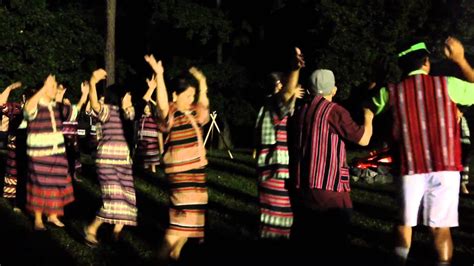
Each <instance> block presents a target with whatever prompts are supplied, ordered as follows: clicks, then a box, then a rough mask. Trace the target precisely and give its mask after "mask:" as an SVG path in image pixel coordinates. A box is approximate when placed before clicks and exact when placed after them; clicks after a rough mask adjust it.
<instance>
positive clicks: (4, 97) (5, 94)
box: [0, 81, 21, 105]
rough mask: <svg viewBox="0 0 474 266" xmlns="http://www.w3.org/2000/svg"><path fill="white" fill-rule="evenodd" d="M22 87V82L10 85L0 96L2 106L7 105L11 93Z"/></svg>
mask: <svg viewBox="0 0 474 266" xmlns="http://www.w3.org/2000/svg"><path fill="white" fill-rule="evenodd" d="M20 87H21V82H19V81H18V82H15V83H12V84H10V85H9V86H8V87H6V89H5V90H4V91H3V92H2V94H0V105H2V104H5V103H6V102H7V101H8V97H10V92H12V91H13V90H15V89H18V88H20Z"/></svg>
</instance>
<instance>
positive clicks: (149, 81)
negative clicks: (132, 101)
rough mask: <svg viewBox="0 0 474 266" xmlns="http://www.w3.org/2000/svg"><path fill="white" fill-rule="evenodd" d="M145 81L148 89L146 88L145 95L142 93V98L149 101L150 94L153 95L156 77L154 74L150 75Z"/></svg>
mask: <svg viewBox="0 0 474 266" xmlns="http://www.w3.org/2000/svg"><path fill="white" fill-rule="evenodd" d="M146 83H147V84H148V89H147V91H146V93H145V95H143V100H145V101H146V102H149V101H150V100H151V96H152V95H153V92H154V91H155V89H156V77H155V75H153V76H152V77H151V79H146Z"/></svg>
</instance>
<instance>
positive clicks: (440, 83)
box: [388, 75, 462, 175]
mask: <svg viewBox="0 0 474 266" xmlns="http://www.w3.org/2000/svg"><path fill="white" fill-rule="evenodd" d="M388 89H389V92H390V105H391V107H392V108H393V116H394V127H393V133H392V135H393V137H394V140H395V143H397V144H399V145H397V147H400V150H399V160H400V161H399V163H400V166H401V174H402V175H413V174H421V173H429V172H438V171H458V170H462V167H461V146H460V135H459V134H460V132H459V131H460V130H459V124H458V123H457V107H456V104H455V103H454V102H453V101H452V100H451V99H450V97H449V94H448V89H447V82H446V78H445V77H434V76H429V75H414V76H410V77H408V78H406V79H405V80H403V81H402V82H401V83H398V84H390V85H389V87H388Z"/></svg>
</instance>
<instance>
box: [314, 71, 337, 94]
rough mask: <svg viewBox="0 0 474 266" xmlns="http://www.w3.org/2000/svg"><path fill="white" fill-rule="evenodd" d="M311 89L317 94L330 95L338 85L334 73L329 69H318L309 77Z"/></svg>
mask: <svg viewBox="0 0 474 266" xmlns="http://www.w3.org/2000/svg"><path fill="white" fill-rule="evenodd" d="M309 82H310V86H311V89H312V90H313V92H314V93H316V95H328V94H329V93H331V91H332V89H334V87H335V86H336V81H335V79H334V74H333V73H332V71H331V70H328V69H317V70H315V71H314V72H313V73H312V74H311V76H310V77H309Z"/></svg>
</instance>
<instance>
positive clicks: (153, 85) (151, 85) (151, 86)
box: [146, 61, 161, 89]
mask: <svg viewBox="0 0 474 266" xmlns="http://www.w3.org/2000/svg"><path fill="white" fill-rule="evenodd" d="M160 62H161V61H160ZM146 83H147V84H148V88H149V89H155V88H156V86H157V84H156V76H155V75H153V76H152V77H151V79H148V78H147V79H146Z"/></svg>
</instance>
